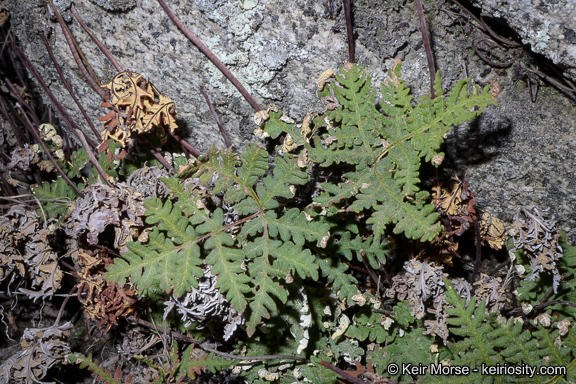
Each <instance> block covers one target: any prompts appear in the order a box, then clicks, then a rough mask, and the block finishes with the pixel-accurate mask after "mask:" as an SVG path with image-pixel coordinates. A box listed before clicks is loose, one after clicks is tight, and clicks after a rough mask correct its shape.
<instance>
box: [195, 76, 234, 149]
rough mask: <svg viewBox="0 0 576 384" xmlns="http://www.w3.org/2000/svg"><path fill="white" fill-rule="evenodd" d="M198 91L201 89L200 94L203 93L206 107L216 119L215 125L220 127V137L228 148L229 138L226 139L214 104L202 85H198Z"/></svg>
mask: <svg viewBox="0 0 576 384" xmlns="http://www.w3.org/2000/svg"><path fill="white" fill-rule="evenodd" d="M200 91H202V95H204V99H206V103H207V104H208V108H209V109H210V112H211V113H212V116H214V120H216V125H218V128H219V129H220V133H221V134H222V137H223V138H224V145H225V146H226V148H230V140H228V135H226V131H224V126H223V125H222V122H221V121H220V118H219V117H218V114H217V113H216V110H215V109H214V106H213V105H212V103H211V102H210V99H209V98H208V94H207V93H206V90H205V89H204V87H203V86H202V85H200Z"/></svg>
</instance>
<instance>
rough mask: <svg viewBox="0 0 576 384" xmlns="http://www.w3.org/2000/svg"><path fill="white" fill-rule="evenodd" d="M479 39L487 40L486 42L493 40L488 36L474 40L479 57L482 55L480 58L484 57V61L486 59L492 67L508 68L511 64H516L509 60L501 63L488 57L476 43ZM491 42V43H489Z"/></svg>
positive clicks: (473, 43) (474, 46)
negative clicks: (487, 37)
mask: <svg viewBox="0 0 576 384" xmlns="http://www.w3.org/2000/svg"><path fill="white" fill-rule="evenodd" d="M477 41H485V42H487V43H488V42H490V41H491V40H488V39H486V38H483V39H477V40H474V41H473V42H472V49H473V50H474V52H476V54H477V55H478V57H480V59H482V60H483V61H485V62H486V63H487V64H488V65H490V66H492V67H496V68H507V67H509V66H511V65H512V64H514V62H513V61H508V62H504V63H500V62H498V61H493V60H490V59H489V58H487V57H486V56H485V55H484V54H483V53H482V52H481V51H480V48H478V46H477V45H476V42H477ZM488 44H489V43H488Z"/></svg>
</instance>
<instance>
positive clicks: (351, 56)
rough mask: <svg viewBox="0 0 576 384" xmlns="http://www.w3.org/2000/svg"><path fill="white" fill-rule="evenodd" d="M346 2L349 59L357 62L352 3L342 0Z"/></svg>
mask: <svg viewBox="0 0 576 384" xmlns="http://www.w3.org/2000/svg"><path fill="white" fill-rule="evenodd" d="M342 3H343V4H344V17H345V18H346V31H347V32H348V61H349V62H350V63H355V62H356V60H355V59H354V56H355V55H354V31H353V29H352V13H351V12H350V4H349V3H348V0H342Z"/></svg>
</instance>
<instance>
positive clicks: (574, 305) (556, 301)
mask: <svg viewBox="0 0 576 384" xmlns="http://www.w3.org/2000/svg"><path fill="white" fill-rule="evenodd" d="M554 304H562V305H567V306H569V307H572V308H576V304H575V303H573V302H571V301H566V300H550V301H546V302H544V303H542V304H538V305H537V306H535V307H534V310H535V311H536V310H540V309H543V308H546V307H549V306H550V305H554Z"/></svg>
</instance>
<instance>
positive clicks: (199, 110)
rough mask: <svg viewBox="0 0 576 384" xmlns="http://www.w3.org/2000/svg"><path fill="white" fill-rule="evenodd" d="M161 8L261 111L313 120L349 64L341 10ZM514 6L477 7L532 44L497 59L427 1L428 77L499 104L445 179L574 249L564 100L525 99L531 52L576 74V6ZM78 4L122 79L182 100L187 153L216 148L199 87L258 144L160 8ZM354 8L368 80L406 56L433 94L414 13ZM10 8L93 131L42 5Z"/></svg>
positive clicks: (107, 68)
mask: <svg viewBox="0 0 576 384" xmlns="http://www.w3.org/2000/svg"><path fill="white" fill-rule="evenodd" d="M166 1H167V3H168V6H169V7H170V8H171V9H172V11H173V12H174V13H175V14H176V15H177V16H178V17H179V18H180V19H181V20H182V22H183V23H184V24H185V25H186V26H187V27H188V28H189V29H190V30H191V31H192V32H193V33H194V34H196V36H198V37H199V38H200V40H202V41H203V42H204V44H206V45H207V46H208V47H209V48H210V49H211V50H212V51H213V52H214V53H215V54H216V56H218V57H219V58H220V60H222V61H223V62H224V63H225V64H226V65H227V66H228V67H229V68H230V69H231V71H232V72H233V73H234V74H235V75H236V76H237V77H238V79H239V80H240V81H241V82H242V83H243V84H244V86H245V87H246V88H247V89H248V90H249V91H250V92H251V93H252V95H253V96H254V97H255V98H256V100H257V101H258V103H260V104H261V105H262V106H264V105H265V104H267V103H271V102H273V103H275V104H276V105H277V106H278V107H280V108H281V109H282V110H284V111H285V112H287V114H288V115H290V116H291V117H293V118H295V119H296V120H301V119H302V118H303V117H304V115H305V114H306V113H307V112H309V111H312V110H316V111H321V109H322V106H321V104H320V102H319V100H318V98H317V97H316V95H315V88H316V84H315V83H316V79H317V77H318V76H319V75H320V73H322V71H324V70H325V69H327V68H331V69H337V68H338V67H339V66H341V65H342V64H344V62H345V61H346V60H347V42H346V28H345V23H344V19H343V15H342V10H341V5H340V4H341V1H340V0H315V1H309V0H286V1H280V0H187V1H184V0H166ZM55 3H59V4H57V5H59V6H60V7H61V9H62V13H63V15H64V16H65V18H66V19H67V20H68V21H69V27H70V29H71V31H72V34H73V35H74V36H75V38H76V40H77V41H78V44H79V46H80V47H81V48H82V51H83V52H84V55H85V57H86V58H87V60H88V62H89V63H90V65H91V66H92V68H93V69H94V71H95V73H96V74H97V75H98V77H99V79H100V82H101V83H107V82H109V81H110V80H111V79H112V78H113V77H114V76H115V75H116V71H115V69H114V68H113V67H112V65H111V64H110V63H109V62H108V61H107V59H106V58H105V57H104V55H102V54H101V52H100V51H99V49H98V48H97V46H96V45H95V44H94V43H93V42H92V41H91V40H90V38H89V37H88V35H87V34H86V33H85V32H84V31H83V30H82V29H81V27H80V26H79V25H78V23H77V22H76V21H75V20H74V18H73V16H72V15H71V14H70V12H69V11H68V10H67V7H68V5H69V1H66V0H59V1H55ZM426 3H427V2H426ZM498 3H500V5H498ZM513 3H514V2H513V1H512V0H510V1H509V2H507V3H505V4H504V5H502V3H501V2H496V1H492V0H486V1H480V0H478V1H477V4H478V5H480V6H482V7H483V10H484V11H486V12H488V13H490V14H491V15H492V16H494V17H498V16H499V17H500V18H501V19H502V20H503V21H504V22H508V23H509V25H510V27H512V28H514V29H516V31H517V33H518V35H519V36H520V37H521V39H522V40H523V41H522V42H523V43H524V44H526V45H525V46H524V47H519V48H514V49H503V48H502V47H498V46H496V45H494V44H492V43H491V42H490V41H488V40H489V39H490V36H489V35H487V34H485V33H483V32H482V31H481V30H480V29H479V28H478V25H476V24H475V23H474V22H473V21H472V20H471V19H470V18H469V17H468V16H467V15H466V14H465V13H463V12H462V11H461V9H460V8H458V7H456V6H455V5H454V4H453V3H452V2H451V1H447V2H445V3H443V2H440V3H434V4H432V3H427V4H425V6H426V7H427V9H426V19H427V24H428V27H429V32H430V34H431V40H432V47H433V51H434V55H435V61H436V66H437V69H438V70H439V71H440V73H441V75H442V78H443V81H444V87H445V89H449V88H450V87H451V86H453V85H454V84H455V83H456V81H458V80H459V79H461V78H464V77H471V78H472V79H473V81H474V82H475V83H476V84H479V85H481V86H484V85H488V84H489V83H491V82H496V83H498V84H499V85H500V86H501V87H502V91H501V92H500V95H499V96H498V103H499V106H497V107H490V108H489V109H488V110H487V111H486V113H485V114H484V115H483V116H481V117H480V118H479V119H477V120H475V121H473V122H472V123H471V124H467V125H465V126H462V127H458V128H457V129H455V130H454V132H453V133H452V135H451V136H450V137H449V139H448V141H447V143H446V152H447V158H446V165H447V166H448V168H447V171H446V172H447V173H448V174H450V173H458V174H460V175H462V174H463V173H466V174H467V175H468V177H469V179H470V182H471V185H472V189H473V190H475V191H476V192H478V196H479V201H480V202H481V203H482V205H483V208H484V209H485V210H487V211H488V212H491V213H493V214H495V215H497V216H500V217H501V218H503V219H511V218H512V216H513V214H514V212H515V210H516V208H517V206H518V205H525V204H536V205H538V206H540V207H551V208H552V212H553V213H554V214H555V215H556V217H557V218H558V219H560V224H561V225H560V226H561V227H562V228H563V229H565V230H567V231H569V234H570V236H571V237H572V240H573V241H574V240H576V213H574V209H573V207H574V196H576V183H575V177H574V176H573V172H572V170H573V169H576V167H575V166H576V161H575V160H574V156H573V153H574V147H575V146H576V126H575V124H576V123H575V121H576V110H575V108H574V106H573V105H571V104H570V102H569V101H568V100H567V99H566V97H565V96H563V95H562V94H560V93H559V92H558V91H556V90H555V89H553V88H550V87H540V91H539V92H538V94H537V97H536V99H535V101H534V102H533V101H532V100H533V99H534V94H530V92H529V90H528V85H527V84H531V86H532V87H534V84H536V83H537V82H538V79H537V78H536V77H535V76H534V75H533V74H531V73H527V72H526V71H525V70H524V69H523V68H524V67H527V68H536V66H535V65H536V64H535V61H534V59H533V57H532V52H531V49H533V50H534V51H536V52H541V53H543V54H545V55H547V56H548V57H549V58H550V59H552V60H553V61H555V62H557V63H559V64H562V65H563V66H564V68H563V69H565V70H566V73H567V74H568V75H571V76H573V75H574V72H573V71H574V68H575V65H574V64H573V63H574V61H575V59H574V55H575V52H574V44H575V42H574V40H575V39H576V38H575V37H574V30H575V29H574V22H575V21H574V19H573V15H574V14H575V12H574V11H573V12H568V11H566V10H567V9H568V8H564V11H563V12H560V11H558V9H561V7H562V6H565V7H570V6H572V7H574V5H573V4H572V2H570V1H569V0H557V1H548V2H546V4H548V5H540V3H538V5H537V6H533V7H529V6H526V5H521V3H522V4H530V3H529V2H527V1H522V2H520V1H517V2H516V3H517V4H519V5H514V4H513ZM75 4H76V9H77V10H78V12H79V13H80V14H81V15H82V17H83V18H84V20H85V21H86V23H87V24H88V25H89V26H90V28H91V29H92V30H93V31H94V33H95V34H96V36H97V37H98V38H99V39H100V41H102V42H103V43H104V44H105V45H106V46H107V47H108V49H109V50H110V51H111V52H112V54H113V55H114V56H115V57H116V59H117V60H118V62H119V63H120V65H121V66H122V67H123V68H124V69H130V70H131V71H133V72H137V73H142V74H144V75H145V76H146V77H147V78H148V79H149V80H150V81H151V82H152V83H153V84H154V85H155V86H156V87H157V88H158V89H159V90H160V91H161V92H162V93H164V94H165V95H166V96H168V97H170V98H171V99H172V100H173V101H174V102H175V103H176V111H177V113H178V117H179V120H178V123H179V125H180V128H181V129H182V130H183V131H184V133H183V136H184V137H187V139H188V141H189V142H190V143H191V144H192V145H193V146H195V147H196V148H198V149H199V150H202V151H204V150H207V149H208V148H209V147H210V146H211V145H216V146H217V147H219V148H223V141H222V138H221V137H220V134H219V132H218V128H217V127H216V125H215V123H214V121H213V118H212V116H211V114H210V112H209V110H208V106H207V105H206V102H205V101H204V98H203V96H202V94H201V93H200V89H199V85H200V84H202V85H204V87H205V88H206V91H207V93H208V94H209V96H210V98H211V99H212V101H213V103H214V104H215V107H216V110H217V112H218V114H219V115H220V118H221V120H222V121H223V123H224V125H225V127H226V130H227V131H228V134H229V136H230V138H231V140H232V142H233V144H235V145H236V146H237V147H238V148H241V147H242V146H243V144H244V143H245V142H246V141H251V140H254V139H255V138H254V137H253V133H252V132H253V129H254V128H255V126H254V123H253V122H252V117H253V114H254V110H253V109H252V108H251V107H250V105H249V104H248V103H247V102H246V101H245V100H244V99H243V98H242V97H241V95H240V94H239V93H238V92H237V91H236V89H235V88H233V87H232V85H231V84H230V83H229V82H228V81H227V80H226V78H225V77H224V76H223V75H222V74H221V72H220V71H219V70H218V69H217V68H216V67H215V66H214V65H213V64H211V63H210V62H209V60H208V59H207V58H206V57H204V56H203V55H202V54H201V53H200V52H199V50H198V49H197V48H196V47H195V46H194V45H193V44H192V43H190V41H189V40H188V39H187V38H186V37H185V36H184V35H183V34H182V33H181V32H180V31H179V30H178V28H177V27H176V26H175V25H174V24H173V23H172V22H171V21H170V19H169V18H168V17H167V16H166V14H165V13H164V11H163V10H162V8H161V7H160V5H159V4H158V3H157V2H156V1H155V0H139V1H134V0H108V1H106V0H92V1H89V0H78V1H75ZM352 5H353V7H352V10H353V14H354V23H355V39H356V59H357V61H358V62H359V63H360V64H362V65H363V66H365V67H366V68H367V70H368V71H369V73H370V74H371V75H372V79H373V82H375V83H376V82H378V81H379V80H383V79H384V78H385V73H386V69H387V67H388V66H389V65H391V63H392V62H393V60H394V59H395V58H400V59H402V60H403V73H404V76H403V77H404V79H405V80H406V81H407V83H408V85H409V86H411V88H412V91H413V93H414V94H416V95H417V96H421V95H423V94H426V93H428V92H429V90H430V87H429V74H428V66H427V64H426V55H425V51H424V47H423V45H422V37H421V34H420V31H419V23H418V16H417V12H416V9H415V5H414V3H413V2H411V1H409V2H406V1H405V0H354V1H352ZM9 7H10V11H11V12H12V23H13V27H14V28H15V29H16V31H17V34H18V36H19V38H20V40H21V42H22V46H23V48H24V50H25V51H26V53H27V54H28V56H29V57H30V58H31V59H32V61H33V62H34V64H35V65H36V67H37V68H38V70H39V71H40V72H41V74H42V76H43V77H44V79H45V80H46V81H47V83H48V84H49V85H50V88H51V89H52V91H53V92H54V93H55V95H56V97H57V98H58V99H59V100H60V101H61V103H62V104H63V105H64V106H65V108H67V109H68V110H69V112H70V113H71V115H72V116H73V118H74V120H75V121H76V122H77V123H78V124H80V125H84V126H85V125H86V124H83V122H84V121H83V118H82V117H81V115H80V113H79V112H78V111H77V108H76V106H75V105H74V103H73V102H72V100H71V98H70V97H69V96H68V94H67V92H66V91H65V90H64V88H63V86H62V85H61V82H60V80H59V79H58V78H57V74H56V71H55V70H54V69H53V66H52V64H51V61H50V59H49V57H48V55H47V53H46V50H45V48H44V46H43V45H42V44H41V41H40V39H39V38H38V35H37V31H38V30H43V31H44V32H45V33H46V34H47V35H48V36H49V39H50V42H51V44H52V47H53V50H54V52H55V54H56V57H57V59H58V61H59V63H60V65H61V66H62V67H63V69H64V73H65V76H66V77H67V79H68V81H69V82H71V83H72V87H73V89H74V92H75V93H76V95H77V96H78V97H79V98H80V100H81V101H82V103H83V105H84V107H85V108H86V109H87V111H88V113H89V114H90V117H91V119H92V121H94V122H96V123H98V121H97V119H98V118H99V117H101V116H103V115H105V114H106V113H107V111H106V109H104V108H102V107H100V103H101V99H100V98H99V96H98V95H97V94H96V93H95V92H94V91H93V90H92V89H91V88H90V87H89V86H88V85H87V83H86V81H85V80H84V79H83V78H82V76H81V74H80V72H79V70H78V68H77V66H76V63H75V62H74V60H73V59H72V55H71V54H70V50H69V48H68V46H67V44H66V42H65V40H64V38H63V35H62V31H61V30H60V27H59V26H58V24H57V23H56V22H55V19H54V18H53V17H51V16H50V12H49V11H48V7H47V5H46V3H45V2H44V1H32V2H29V1H17V2H11V4H10V5H9ZM558 7H560V8H558ZM522 12H524V13H522ZM522 15H524V16H522ZM570 17H572V19H570V20H568V18H570ZM523 18H524V19H523ZM562 18H564V19H565V20H564V21H562V20H563V19H562ZM527 20H529V22H526V21H527ZM495 27H497V25H496V26H495ZM523 28H524V29H523ZM504 37H507V38H514V36H504ZM473 48H475V49H476V50H480V51H481V53H483V54H484V56H485V57H490V58H492V60H495V61H501V62H506V61H509V62H511V65H510V66H508V67H507V68H504V69H502V68H496V67H493V66H490V65H488V64H487V63H486V62H485V61H483V60H481V59H480V58H479V57H478V56H477V54H476V53H475V50H474V49H473ZM495 57H496V58H498V59H494V58H495ZM523 66H524V67H523ZM540 71H544V70H543V69H540ZM528 78H530V79H531V80H530V83H527V79H528ZM492 84H494V83H492ZM534 93H535V89H534ZM97 125H98V124H97ZM86 131H87V133H89V132H88V131H89V130H88V129H86Z"/></svg>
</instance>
